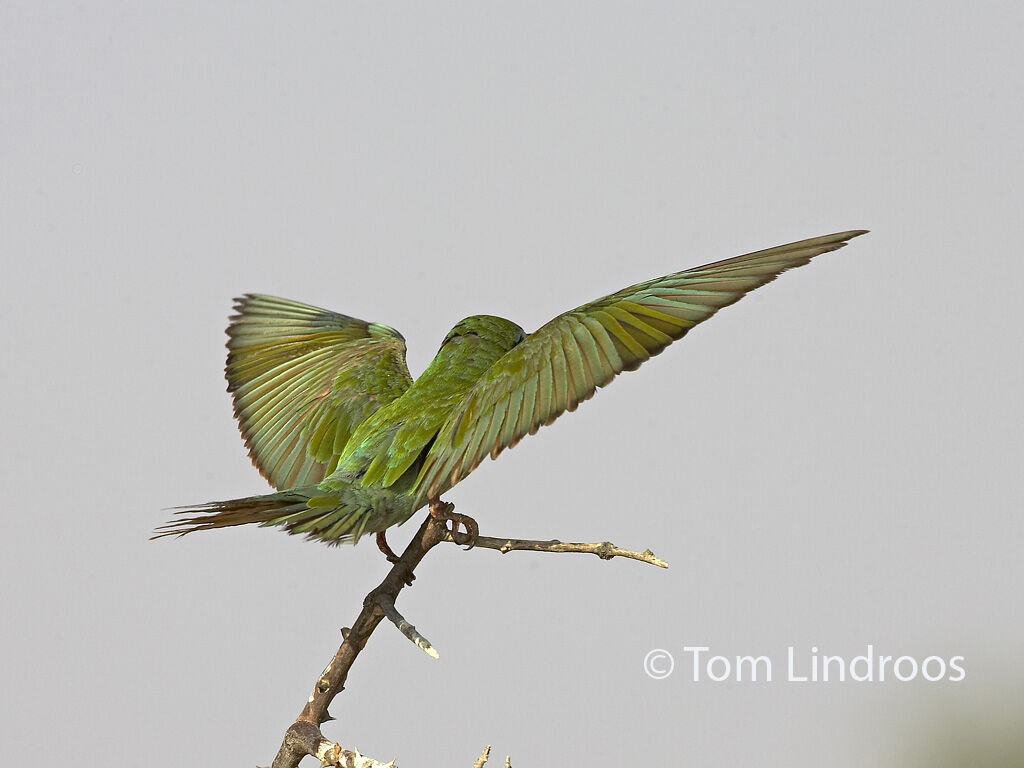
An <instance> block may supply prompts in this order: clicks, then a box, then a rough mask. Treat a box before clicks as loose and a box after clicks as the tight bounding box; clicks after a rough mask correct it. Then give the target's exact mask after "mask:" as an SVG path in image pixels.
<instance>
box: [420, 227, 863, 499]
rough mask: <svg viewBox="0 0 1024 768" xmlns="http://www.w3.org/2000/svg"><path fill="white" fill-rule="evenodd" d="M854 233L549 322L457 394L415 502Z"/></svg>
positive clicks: (653, 284) (677, 280)
mask: <svg viewBox="0 0 1024 768" xmlns="http://www.w3.org/2000/svg"><path fill="white" fill-rule="evenodd" d="M862 234H864V232H863V231H851V232H840V233H838V234H834V235H825V236H823V237H815V238H812V239H810V240H801V241H800V242H797V243H791V244H789V245H782V246H778V247H777V248H769V249H768V250H764V251H757V252H756V253H749V254H746V255H745V256H737V257H735V258H732V259H726V260H725V261H718V262H715V263H714V264H707V265H705V266H703V267H696V268H694V269H688V270H686V271H684V272H676V273H675V274H672V275H666V276H665V277H659V278H656V279H654V280H649V281H648V282H646V283H640V284H639V285H634V286H631V287H629V288H625V289H623V290H621V291H619V292H618V293H613V294H612V295H611V296H606V297H604V298H603V299H598V300H597V301H594V302H591V303H590V304H585V305H583V306H582V307H579V308H578V309H574V310H572V311H571V312H566V313H565V314H562V315H559V316H558V317H556V318H555V319H554V320H552V321H551V322H549V323H547V324H546V325H544V326H542V327H541V328H540V329H539V330H537V332H536V333H534V334H532V335H530V336H529V337H528V338H527V339H526V340H525V341H524V342H523V343H521V344H519V345H518V346H517V347H515V348H514V349H512V350H511V351H509V352H508V353H507V354H506V355H504V356H503V357H502V358H501V359H500V360H498V361H497V362H496V363H495V364H494V366H493V367H492V368H491V369H490V370H489V371H488V372H487V373H486V374H485V375H484V376H483V377H481V379H480V381H479V382H478V383H477V384H476V385H475V386H474V387H473V388H472V389H471V390H470V391H469V392H468V393H467V394H466V396H465V398H464V399H463V401H462V403H461V405H460V406H459V407H458V408H456V410H455V411H454V413H453V414H452V416H451V418H450V419H449V420H448V422H447V423H446V424H445V425H444V427H442V429H441V431H440V432H439V433H438V436H437V439H436V440H435V441H434V444H433V446H432V447H431V450H430V452H429V453H428V455H427V458H426V461H425V462H424V465H423V468H422V470H421V471H420V474H419V477H418V479H417V504H420V503H423V502H424V501H426V500H427V499H433V498H436V497H437V496H438V495H439V494H441V493H443V492H444V491H446V490H447V489H449V488H451V487H452V486H454V485H455V484H456V483H458V482H459V481H460V480H462V479H463V478H464V477H466V475H468V474H469V473H470V472H472V471H473V469H475V468H476V467H477V465H478V464H479V463H480V462H481V461H483V459H484V457H485V456H487V455H488V454H490V456H491V458H496V457H497V456H498V454H499V453H501V452H502V451H503V450H504V449H505V448H509V447H512V446H514V445H515V444H516V443H518V442H519V440H521V439H522V438H523V436H525V435H527V434H531V435H532V434H533V433H534V432H536V431H537V429H538V428H540V426H541V425H544V424H550V423H551V422H552V421H554V420H555V419H556V418H558V417H559V416H560V415H561V414H563V413H565V412H566V411H572V410H575V408H576V406H577V404H578V403H580V402H581V401H583V400H586V399H587V398H589V397H590V396H591V395H593V394H594V391H595V390H596V388H597V387H603V386H605V385H606V384H608V382H610V381H611V380H612V379H613V378H614V377H615V376H616V375H617V374H619V373H621V372H622V371H632V370H634V369H635V368H637V367H639V366H640V364H641V363H643V362H644V361H645V360H647V359H648V358H650V357H652V356H654V355H656V354H658V353H659V352H661V351H662V350H663V349H664V348H665V347H667V346H668V345H669V344H671V343H672V342H673V341H675V340H676V339H680V338H682V337H683V336H685V335H686V332H687V331H689V330H690V329H691V328H693V326H695V325H697V324H698V323H701V322H703V321H704V320H707V319H708V318H709V317H711V316H712V315H713V314H715V312H717V311H718V310H719V309H721V308H722V307H725V306H728V305H729V304H733V303H734V302H737V301H739V300H740V299H741V298H743V297H744V296H745V295H746V294H747V293H749V292H750V291H752V290H754V289H755V288H758V287H759V286H762V285H764V284H765V283H768V282H770V281H772V280H774V279H775V278H776V277H777V276H778V275H779V274H780V273H782V272H784V271H786V270H787V269H791V268H793V267H798V266H800V265H802V264H806V263H807V262H808V261H810V260H811V259H812V258H814V257H815V256H818V255H819V254H822V253H825V252H827V251H834V250H836V249H837V248H842V247H843V246H844V245H845V244H846V241H847V240H849V239H851V238H853V237H857V236H858V235H862Z"/></svg>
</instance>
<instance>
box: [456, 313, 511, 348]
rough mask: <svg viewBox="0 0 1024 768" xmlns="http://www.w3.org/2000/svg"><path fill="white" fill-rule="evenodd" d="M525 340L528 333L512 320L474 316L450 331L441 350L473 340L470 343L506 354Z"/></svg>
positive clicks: (492, 316)
mask: <svg viewBox="0 0 1024 768" xmlns="http://www.w3.org/2000/svg"><path fill="white" fill-rule="evenodd" d="M525 338H526V332H525V331H523V329H522V328H520V327H519V326H518V325H516V324H515V323H513V322H512V321H511V320H506V319H505V318H503V317H495V316H494V315H473V316H472V317H467V318H466V319H465V320H460V321H459V322H458V323H456V324H455V327H454V328H452V329H451V330H450V331H448V335H447V336H445V337H444V341H443V342H441V348H442V349H443V348H444V347H445V346H447V345H448V344H451V343H452V342H456V343H460V344H461V343H465V340H472V341H469V343H471V344H481V345H486V346H492V345H493V346H495V347H497V348H498V349H500V350H501V352H502V354H504V353H505V352H508V351H509V350H510V349H512V347H514V346H516V345H517V344H519V343H520V342H521V341H523V339H525Z"/></svg>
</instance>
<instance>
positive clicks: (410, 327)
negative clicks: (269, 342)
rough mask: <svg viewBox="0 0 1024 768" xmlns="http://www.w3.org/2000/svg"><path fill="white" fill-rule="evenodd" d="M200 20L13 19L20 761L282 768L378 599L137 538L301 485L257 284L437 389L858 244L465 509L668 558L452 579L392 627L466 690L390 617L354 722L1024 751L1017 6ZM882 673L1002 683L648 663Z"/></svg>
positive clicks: (743, 744)
mask: <svg viewBox="0 0 1024 768" xmlns="http://www.w3.org/2000/svg"><path fill="white" fill-rule="evenodd" d="M197 6H198V4H195V5H193V6H192V7H186V8H182V7H177V6H176V5H173V6H172V5H171V4H166V5H162V6H159V7H158V6H156V5H154V4H138V3H121V4H113V3H109V4H92V5H90V4H70V3H58V4H52V5H51V6H50V7H48V8H43V7H41V4H37V3H34V2H26V3H12V2H3V3H2V4H0V78H2V79H0V88H2V91H0V254H2V258H3V273H2V289H0V290H2V297H0V299H2V304H0V307H2V308H0V313H2V323H3V333H2V337H0V341H2V350H0V352H2V357H0V386H2V392H3V397H2V398H0V423H2V429H3V435H4V437H3V441H2V454H0V472H2V482H3V491H4V504H3V506H4V511H3V519H4V530H3V535H2V538H0V557H2V564H0V568H2V570H0V576H2V578H3V588H4V598H3V610H4V619H3V628H2V630H0V632H2V635H0V643H2V654H3V665H2V668H0V669H2V672H0V675H2V678H0V689H2V691H3V694H2V698H0V702H2V709H0V731H3V740H4V743H5V745H6V747H7V751H8V753H9V754H20V755H28V754H30V752H34V753H35V755H36V757H34V758H31V759H32V760H33V761H34V763H35V764H40V765H41V764H43V763H44V762H46V763H52V762H53V761H54V760H55V759H57V758H58V756H61V755H71V756H74V762H75V763H76V764H77V765H84V766H100V765H140V766H141V765H145V766H149V767H156V766H181V765H243V766H252V765H255V764H257V763H262V764H267V763H268V762H269V761H270V759H271V757H272V756H273V754H274V751H275V750H276V748H277V746H278V744H279V742H280V738H281V735H282V733H283V731H284V729H285V727H286V726H287V725H288V724H289V723H290V722H291V721H292V719H293V718H294V716H295V715H296V713H297V712H298V710H299V709H300V707H301V705H302V703H303V701H304V699H305V697H306V696H307V694H308V692H309V690H310V688H311V686H312V684H313V681H314V680H315V678H316V675H317V674H318V673H319V671H320V669H321V667H322V666H323V664H324V663H325V662H326V661H327V660H328V659H329V658H330V656H331V654H332V653H333V652H334V650H335V648H336V647H337V644H338V642H339V640H340V637H339V634H338V628H339V627H340V626H342V625H344V624H348V623H350V622H351V621H352V619H353V618H354V617H355V615H356V613H357V611H358V608H359V605H360V601H361V600H362V597H363V596H364V595H365V594H366V592H367V591H368V590H369V589H370V588H371V587H372V586H373V585H374V584H376V583H377V581H378V580H379V579H380V577H381V576H382V575H383V574H384V572H385V563H384V561H383V558H382V557H381V556H380V554H379V553H378V552H377V551H376V549H375V548H374V547H373V544H372V542H365V543H364V544H362V545H361V546H359V547H357V548H355V549H352V548H345V549H340V550H339V549H334V550H329V549H327V548H325V547H322V546H318V545H314V544H310V543H307V542H304V541H302V540H300V539H297V538H289V537H287V536H285V535H283V534H282V533H280V532H277V531H268V530H260V529H251V530H249V529H235V530H230V531H224V532H216V533H212V534H205V535H196V536H194V537H189V538H187V539H185V540H181V541H161V542H156V543H154V542H149V541H147V536H148V535H149V533H150V530H151V529H152V527H153V526H154V525H156V524H157V523H159V522H161V521H163V520H164V519H165V518H166V517H167V513H166V512H163V511H161V508H165V507H169V506H172V505H175V504H184V503H189V502H199V501H203V500H207V499H215V498H225V497H232V496H239V495H247V494H252V493H259V492H263V491H264V490H265V489H266V485H265V483H264V482H263V481H262V480H261V479H260V477H259V476H258V475H257V473H256V472H255V470H254V469H253V468H252V467H251V466H250V464H249V461H248V459H247V458H246V455H245V453H244V451H243V449H242V445H241V441H240V440H239V438H238V436H237V433H236V430H235V427H234V424H233V422H232V418H231V409H230V403H229V398H228V396H227V394H225V392H224V382H223V379H222V373H221V370H222V365H223V357H224V350H223V342H224V336H223V333H222V329H223V327H224V325H225V323H226V316H227V314H228V311H229V307H230V301H231V298H232V297H233V296H235V295H238V294H240V293H242V292H244V291H265V292H273V293H277V294H281V295H283V296H289V297H294V298H297V299H300V300H304V301H308V302H310V303H314V304H318V305H322V306H326V307H330V308H334V309H337V310H340V311H344V312H347V313H350V314H354V315H356V316H359V317H364V318H366V319H369V320H377V321H381V322H385V323H388V324H391V325H394V326H395V327H397V328H399V329H401V330H402V331H403V332H404V333H405V335H406V337H407V338H408V341H409V363H410V367H411V369H412V370H413V372H414V373H418V372H419V371H420V370H422V368H423V367H424V366H425V365H426V363H427V362H428V361H429V359H430V357H431V355H432V354H433V352H434V351H435V350H436V348H437V345H438V344H439V342H440V339H441V338H442V336H443V335H444V333H445V332H446V330H447V329H448V328H449V327H450V326H451V325H452V324H453V323H454V322H455V321H456V320H458V319H459V318H461V317H463V316H465V315H467V314H472V313H477V312H488V313H496V314H502V315H505V316H508V317H511V318H513V319H515V320H517V321H518V322H519V323H520V324H522V325H523V326H524V327H526V328H527V329H528V330H532V329H534V328H536V327H537V326H539V325H540V324H541V323H543V322H544V321H546V320H548V319H549V318H550V317H552V316H553V315H554V314H557V313H558V312H560V311H562V310H564V309H567V308H569V307H572V306H576V305H577V304H579V303H582V302H584V301H586V300H589V299H592V298H595V297H597V296H600V295H603V294H605V293H607V292H609V291H612V290H615V289H618V288H620V287H622V286H625V285H628V284H630V283H633V282H637V281H640V280H644V279H647V278H650V277H653V276H656V275H661V274H664V273H667V272H671V271H675V270H678V269H681V268H685V267H688V266H694V265H697V264H700V263H703V262H706V261H710V260H714V259H718V258H724V257H727V256H732V255H735V254H738V253H742V252H745V251H748V250H754V249H757V248H762V247H767V246H771V245H775V244H778V243H783V242H788V241H791V240H795V239H799V238H801V237H807V236H812V235H818V234H821V233H826V232H832V231H835V230H841V229H848V228H855V227H865V228H869V229H872V230H873V232H872V234H871V235H869V236H867V237H864V238H862V239H860V240H858V241H857V242H856V243H854V244H853V245H852V246H851V247H849V248H847V249H846V250H844V251H842V252H840V253H837V254H831V255H827V256H824V257H822V258H821V259H819V260H818V261H816V262H815V263H814V264H812V265H810V266H808V267H805V268H802V269H800V270H798V271H797V272H795V273H791V274H787V275H785V276H784V277H783V278H782V279H780V280H779V281H778V282H777V283H775V284H773V285H771V286H769V287H767V288H765V289H763V290H762V291H759V292H757V293H756V294H755V295H753V296H751V297H750V298H748V299H747V300H745V301H743V302H742V303H741V304H740V305H738V306H736V307H733V308H730V309H728V310H726V311H724V312H723V313H722V314H721V315H720V316H718V317H716V318H715V319H714V320H712V321H711V322H710V323H708V324H707V325H706V326H704V327H701V328H700V329H698V330H697V331H695V332H694V333H693V335H692V336H691V337H689V338H687V339H686V340H685V341H684V342H682V343H681V344H679V345H678V346H675V347H673V348H672V349H670V350H669V351H667V352H666V353H665V354H664V355H662V356H661V357H659V358H658V359H657V360H655V361H653V362H652V363H650V364H649V365H647V366H645V367H644V368H643V370H642V371H640V372H638V373H635V374H629V375H627V376H625V377H623V378H622V379H620V380H618V381H617V382H616V383H615V384H614V385H613V386H612V387H611V388H610V389H609V390H608V391H606V392H602V393H601V394H599V395H598V396H597V397H596V398H595V399H594V400H593V401H592V402H588V403H586V404H585V405H584V406H583V407H582V408H581V409H580V413H579V414H578V415H571V416H566V417H565V418H564V419H563V420H561V421H559V422H558V424H557V426H555V427H552V428H548V429H545V430H543V432H542V433H541V434H540V435H538V436H536V437H533V438H530V439H528V440H526V441H525V442H524V443H523V444H522V445H521V446H520V447H519V448H517V449H516V450H515V451H512V452H511V453H509V454H506V455H503V456H502V457H501V459H500V461H499V462H497V463H496V464H491V463H490V462H488V463H487V464H486V465H484V466H483V467H482V468H481V469H480V470H479V471H478V472H477V473H476V474H474V475H473V476H472V477H471V478H470V479H469V480H468V481H467V482H465V483H464V484H463V485H460V486H459V487H458V488H457V489H456V491H455V492H454V493H452V494H451V496H450V498H451V500H453V501H455V502H456V503H457V504H458V507H459V509H460V510H461V511H463V512H466V513H470V514H472V515H474V516H476V517H477V519H478V520H479V521H480V524H481V528H482V530H483V532H484V533H489V534H494V535H518V536H533V537H539V538H546V537H555V536H557V537H562V538H568V539H576V540H601V539H605V538H608V539H611V540H613V541H615V542H617V543H619V544H621V545H623V546H632V547H637V548H644V547H648V546H649V547H652V548H653V549H654V550H655V551H656V552H657V554H659V555H661V556H662V557H664V558H666V559H667V560H668V561H669V562H670V563H671V568H670V570H668V571H660V570H657V569H654V568H650V567H646V566H642V565H639V564H636V563H630V562H625V561H614V562H611V563H603V562H600V561H598V560H597V559H596V558H591V557H582V556H581V557H570V556H551V555H540V554H537V555H531V554H525V553H522V554H515V555H509V556H507V557H504V558H503V557H501V556H499V555H498V554H497V553H494V552H490V551H475V552H470V553H463V552H461V551H459V550H457V549H455V548H454V547H450V546H445V547H442V548H441V549H440V550H438V551H436V552H434V553H432V554H431V555H430V557H429V558H428V559H427V561H425V563H424V564H423V566H422V568H421V569H420V571H419V576H420V577H419V580H418V581H417V582H416V585H415V587H414V588H413V589H411V590H410V591H408V592H407V593H405V594H404V595H403V597H402V601H401V605H400V607H401V608H402V609H403V610H404V612H405V613H406V615H407V616H408V617H409V618H410V620H412V621H413V622H414V623H415V624H416V625H417V626H418V627H420V628H421V629H422V630H423V631H424V632H425V633H426V635H427V636H428V637H429V638H430V639H431V640H432V641H433V642H434V643H435V644H436V645H437V647H438V648H439V649H440V652H441V660H440V661H432V660H430V659H429V658H427V657H426V656H424V655H423V654H421V653H420V652H418V651H416V650H415V649H414V648H413V647H412V646H411V645H410V644H409V643H408V642H407V641H406V640H405V639H403V638H402V637H400V636H399V635H398V633H397V632H395V631H394V630H393V629H392V628H390V627H387V626H385V627H382V628H381V631H380V632H379V633H378V635H377V636H375V637H374V639H373V641H372V643H371V645H370V646H369V648H368V650H367V652H366V653H365V655H364V656H363V657H362V658H361V659H360V660H359V662H358V664H357V665H356V667H355V668H354V670H353V672H352V674H351V676H350V678H349V686H348V690H347V691H346V692H345V693H344V694H342V695H341V696H340V697H339V698H338V699H337V700H336V702H335V705H334V707H333V713H334V714H335V715H336V716H337V718H338V722H336V723H333V724H330V725H329V726H328V727H327V729H326V730H327V733H328V734H329V735H332V736H334V737H336V738H339V739H341V740H342V741H343V742H344V743H346V744H348V745H356V746H358V747H360V748H361V749H362V750H363V751H364V752H367V753H369V754H372V755H374V756H377V757H380V758H383V759H388V758H390V757H391V756H393V755H397V756H399V758H400V764H401V765H404V766H407V767H413V766H459V765H461V766H468V765H469V764H470V763H471V762H472V760H473V758H474V757H475V755H476V754H477V753H478V752H479V750H480V748H481V747H482V746H483V745H484V744H487V743H491V744H493V745H494V746H495V751H496V752H497V753H499V754H501V755H504V754H505V753H508V752H511V753H512V755H513V759H514V764H515V765H516V766H517V767H519V768H524V767H529V766H551V765H561V764H574V765H608V766H614V765H622V764H626V763H630V764H645V765H648V764H651V765H653V764H660V765H665V764H668V763H670V762H673V763H674V762H676V761H680V762H685V764H690V765H701V766H735V765H755V764H756V765H770V764H780V765H781V764H785V765H787V766H821V765H826V764H827V765H830V766H863V765H882V766H896V765H906V764H908V763H910V764H922V765H943V764H949V765H958V764H963V763H965V762H966V758H965V757H964V755H971V756H972V757H974V758H977V757H978V753H979V751H980V752H983V753H984V754H985V755H986V756H987V757H988V758H989V759H995V758H994V757H993V755H995V754H997V753H999V752H1000V751H1001V752H1002V753H1003V756H1004V757H1005V758H1006V759H1007V760H1011V761H1019V760H1020V750H1021V749H1022V743H1021V736H1020V735H1019V734H1018V733H1017V731H1016V726H1017V724H1019V722H1020V720H1021V718H1022V713H1024V702H1022V694H1021V692H1022V690H1024V662H1022V661H1021V658H1020V652H1021V649H1022V648H1024V622H1022V617H1021V609H1020V594H1019V592H1020V585H1021V581H1022V577H1024V566H1022V564H1021V558H1020V550H1021V543H1022V541H1024V523H1022V522H1021V518H1020V516H1019V514H1018V513H1019V511H1020V507H1021V500H1022V496H1024V494H1022V481H1021V474H1020V469H1021V458H1022V444H1021V438H1020V429H1021V426H1022V411H1021V406H1020V401H1019V394H1020V392H1021V391H1022V390H1024V367H1022V362H1021V359H1022V358H1021V344H1020V338H1021V324H1022V322H1024V313H1022V311H1021V308H1020V299H1019V296H1020V284H1021V280H1022V278H1024V267H1022V256H1021V243H1022V242H1024V224H1022V217H1021V210H1022V203H1024V196H1022V194H1021V179H1022V178H1024V139H1022V136H1024V132H1022V130H1021V126H1022V124H1024V74H1022V73H1024V65H1022V57H1021V54H1020V36H1019V32H1020V29H1021V24H1022V23H1024V15H1022V14H1021V12H1020V10H1019V7H1018V6H1017V4H1012V3H987V4H985V3H983V4H970V5H968V4H936V3H931V4H920V3H910V2H896V3H893V2H884V3H861V2H853V3H851V2H843V3H823V4H815V5H811V4H804V3H791V4H789V3H787V4H783V3H714V4H707V5H706V6H697V5H689V4H682V3H664V4H657V3H639V4H638V3H629V4H626V3H622V4H618V5H612V4H605V3H596V4H595V3H550V2H543V3H527V2H518V3H493V2H487V3H464V4H460V3H443V4H442V3H421V4H411V3H410V4H401V5H400V4H395V3H389V2H375V3H361V4H354V3H323V4H296V5H289V6H285V5H284V4H280V5H274V6H260V5H254V4H251V3H213V4H203V5H202V7H197ZM413 525H414V524H409V525H407V526H406V527H405V528H402V529H400V530H398V531H396V532H395V534H397V535H393V536H392V541H393V542H394V543H395V544H396V546H397V545H399V544H401V543H403V542H404V541H405V540H406V539H407V538H408V535H409V534H410V533H411V532H412V530H413ZM868 643H872V644H874V645H875V647H876V649H877V650H878V652H880V653H894V654H911V655H916V656H917V657H918V658H922V657H924V656H927V655H930V654H937V655H941V656H944V657H948V656H952V655H955V654H962V655H964V656H966V667H967V673H968V677H967V680H966V681H965V682H963V683H960V684H952V683H927V682H924V681H917V682H914V683H909V684H898V683H885V684H877V683H876V684H860V685H857V684H852V683H846V684H829V685H816V686H812V685H804V686H799V685H794V684H787V683H783V682H777V683H774V684H771V685H763V684H762V685H756V684H741V685H736V684H730V685H726V684H720V685H714V684H708V683H705V684H694V683H692V682H689V681H687V680H686V679H685V677H684V676H682V675H681V674H680V672H679V671H677V673H676V675H675V676H673V677H672V678H670V679H668V680H666V681H662V682H656V681H652V680H650V679H648V678H647V677H646V676H645V674H644V673H643V671H642V668H641V661H642V659H643V656H644V654H645V653H646V652H647V651H648V650H649V649H651V648H653V647H663V648H668V649H671V650H674V651H676V652H677V662H680V663H682V658H681V656H682V655H681V653H680V652H681V649H682V647H683V646H684V645H692V644H705V645H711V646H713V647H714V648H715V649H716V650H717V651H720V652H724V653H727V654H744V653H755V654H756V653H767V654H773V655H775V656H777V657H781V656H782V655H783V654H784V652H785V648H786V646H787V645H789V644H796V645H798V646H801V647H803V648H807V647H809V646H811V645H817V646H819V647H821V648H822V650H823V651H824V652H829V653H843V654H846V655H848V656H852V655H855V654H858V653H862V652H863V649H864V647H865V646H866V645H867V644H868ZM1014 739H1016V743H1013V742H1014ZM943 761H945V762H943Z"/></svg>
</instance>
